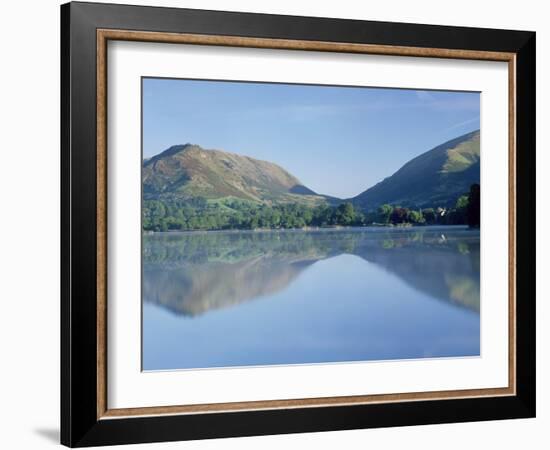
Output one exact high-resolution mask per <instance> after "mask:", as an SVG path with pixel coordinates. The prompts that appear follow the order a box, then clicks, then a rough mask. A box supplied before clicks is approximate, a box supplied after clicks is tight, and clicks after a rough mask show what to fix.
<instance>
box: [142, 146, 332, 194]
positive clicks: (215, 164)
mask: <svg viewBox="0 0 550 450" xmlns="http://www.w3.org/2000/svg"><path fill="white" fill-rule="evenodd" d="M143 194H144V197H145V198H173V199H191V198H195V197H202V198H206V199H218V198H227V197H235V198H238V199H242V200H249V201H254V202H263V203H268V204H269V203H273V202H275V203H292V202H297V203H310V204H319V203H324V202H326V199H325V197H324V196H322V195H319V194H317V193H316V192H314V191H313V190H311V189H309V188H308V187H306V186H304V185H303V183H302V182H301V181H300V180H299V179H298V178H296V177H295V176H294V175H292V174H290V173H289V172H287V171H286V170H285V169H283V168H282V167H280V166H278V165H277V164H274V163H271V162H268V161H261V160H258V159H254V158H251V157H249V156H243V155H238V154H236V153H230V152H225V151H221V150H206V149H203V148H202V147H200V146H199V145H194V144H185V145H174V146H172V147H170V148H168V149H167V150H165V151H163V152H162V153H160V154H158V155H156V156H153V157H152V158H149V159H147V160H144V161H143Z"/></svg>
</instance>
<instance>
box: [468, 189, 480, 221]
mask: <svg viewBox="0 0 550 450" xmlns="http://www.w3.org/2000/svg"><path fill="white" fill-rule="evenodd" d="M480 201H481V199H480V187H479V184H477V183H476V184H472V185H471V186H470V194H469V195H468V208H467V211H466V215H467V219H468V225H469V226H470V227H472V228H474V227H475V228H479V224H480Z"/></svg>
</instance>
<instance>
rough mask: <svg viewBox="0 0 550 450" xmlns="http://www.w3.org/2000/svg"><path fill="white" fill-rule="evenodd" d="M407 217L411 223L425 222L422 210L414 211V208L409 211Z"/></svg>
mask: <svg viewBox="0 0 550 450" xmlns="http://www.w3.org/2000/svg"><path fill="white" fill-rule="evenodd" d="M408 219H409V221H410V222H411V223H416V224H423V223H425V220H424V216H423V215H422V211H414V210H411V211H409V217H408Z"/></svg>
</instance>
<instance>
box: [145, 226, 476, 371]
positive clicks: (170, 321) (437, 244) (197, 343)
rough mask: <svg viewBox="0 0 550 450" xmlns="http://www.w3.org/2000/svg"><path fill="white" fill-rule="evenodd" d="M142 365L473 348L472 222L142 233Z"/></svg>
mask: <svg viewBox="0 0 550 450" xmlns="http://www.w3.org/2000/svg"><path fill="white" fill-rule="evenodd" d="M142 270H143V277H142V297H143V303H142V308H143V310H142V312H143V324H142V325H143V326H142V350H143V354H142V360H143V370H174V369H191V368H211V367H234V366H261V365H272V364H312V363H330V362H345V361H372V360H390V359H409V358H436V357H464V356H477V355H479V354H480V316H479V306H480V299H479V230H470V229H468V228H466V227H450V226H447V227H414V228H397V227H396V228H370V227H369V228H357V229H353V228H352V229H339V230H335V229H322V230H312V231H302V230H296V231H242V232H229V231H228V232H188V233H155V234H152V235H144V236H143V269H142Z"/></svg>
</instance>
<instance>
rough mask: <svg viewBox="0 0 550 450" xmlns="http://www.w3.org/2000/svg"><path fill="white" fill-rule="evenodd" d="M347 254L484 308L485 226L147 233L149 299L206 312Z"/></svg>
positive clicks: (266, 291) (443, 296) (280, 286)
mask: <svg viewBox="0 0 550 450" xmlns="http://www.w3.org/2000/svg"><path fill="white" fill-rule="evenodd" d="M342 254H351V255H355V256H358V257H360V258H363V259H364V260H366V261H368V262H369V263H373V264H375V265H376V266H378V267H380V268H383V269H384V270H385V271H387V272H388V273H390V274H392V275H395V276H397V277H398V278H399V279H401V280H402V281H403V282H404V283H406V284H407V285H409V286H410V287H412V288H414V289H415V290H417V291H420V292H422V293H424V294H426V295H427V296H429V297H432V298H435V299H438V300H441V301H444V302H450V303H454V304H456V305H458V306H460V307H463V308H468V309H470V310H473V311H476V312H479V290H480V289H479V230H468V229H465V228H462V227H424V228H412V229H411V228H399V229H398V228H395V229H388V228H379V229H376V228H368V229H364V228H363V229H346V230H315V231H281V232H275V231H266V232H204V233H199V232H197V233H161V234H154V235H145V236H144V237H143V301H144V302H147V303H153V304H157V305H160V306H162V307H164V308H167V309H168V310H170V311H171V312H173V313H176V314H180V315H185V316H197V315H202V314H206V313H208V312H209V311H212V310H217V309H221V308H228V307H234V306H236V305H238V304H240V303H243V302H247V301H252V300H256V299H260V298H262V297H265V296H268V295H271V294H274V293H277V292H280V291H283V290H284V289H285V288H287V287H288V286H289V285H291V284H292V283H293V282H294V281H296V280H297V278H298V277H300V275H301V274H302V273H303V272H304V271H305V270H306V269H307V268H308V267H310V266H312V265H314V264H315V263H316V262H318V261H321V260H325V259H329V258H333V257H336V256H339V255H342ZM365 295H368V293H365Z"/></svg>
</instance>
